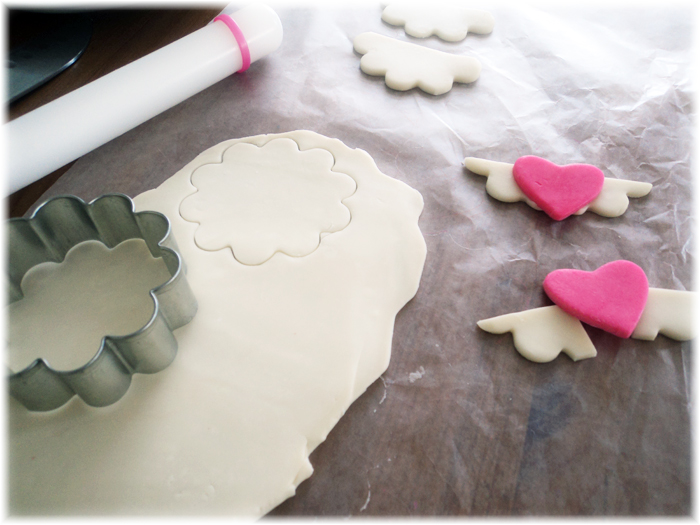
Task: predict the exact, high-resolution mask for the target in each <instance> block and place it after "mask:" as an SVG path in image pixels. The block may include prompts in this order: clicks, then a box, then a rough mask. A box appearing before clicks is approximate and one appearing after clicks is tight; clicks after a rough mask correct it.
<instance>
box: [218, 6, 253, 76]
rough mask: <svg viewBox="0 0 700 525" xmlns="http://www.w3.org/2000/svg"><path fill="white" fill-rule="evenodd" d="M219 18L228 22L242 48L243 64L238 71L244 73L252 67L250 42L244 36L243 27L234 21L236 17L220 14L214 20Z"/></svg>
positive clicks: (239, 46)
mask: <svg viewBox="0 0 700 525" xmlns="http://www.w3.org/2000/svg"><path fill="white" fill-rule="evenodd" d="M217 20H220V21H221V22H223V23H224V24H226V26H227V27H228V28H229V29H230V30H231V33H233V36H234V37H235V38H236V42H238V48H239V49H240V50H241V61H242V64H243V65H242V66H241V69H239V70H238V73H243V72H244V71H245V70H246V69H248V68H249V67H250V49H248V42H246V39H245V36H243V31H241V28H240V27H238V24H237V23H236V22H235V21H234V19H233V18H231V17H230V16H228V15H223V14H222V15H219V16H217V17H216V18H215V19H214V22H216V21H217Z"/></svg>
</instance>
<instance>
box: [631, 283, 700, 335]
mask: <svg viewBox="0 0 700 525" xmlns="http://www.w3.org/2000/svg"><path fill="white" fill-rule="evenodd" d="M694 304H695V294H694V293H693V292H686V291H682V290H663V289H660V288H649V297H648V298H647V304H646V306H645V307H644V311H643V312H642V317H641V318H640V319H639V322H638V323H637V327H636V328H635V329H634V332H633V333H632V337H633V338H635V339H644V340H647V341H653V340H654V339H656V336H657V335H658V334H663V335H665V336H667V337H670V338H671V339H675V340H677V341H688V340H690V339H693V338H694V337H695V326H694V323H693V309H694Z"/></svg>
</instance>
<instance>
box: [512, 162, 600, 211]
mask: <svg viewBox="0 0 700 525" xmlns="http://www.w3.org/2000/svg"><path fill="white" fill-rule="evenodd" d="M513 178H514V179H515V183H516V184H517V185H518V186H519V187H520V189H521V190H522V191H523V193H524V194H525V195H526V196H527V197H528V198H529V199H530V200H531V201H533V202H534V203H535V204H537V206H539V207H540V208H542V211H544V212H545V213H546V214H547V215H549V216H550V217H551V218H552V219H554V220H556V221H561V220H563V219H566V218H567V217H568V216H569V215H572V214H574V213H576V212H577V211H578V210H580V209H581V208H583V207H584V206H586V205H587V204H590V203H591V202H593V200H595V198H596V197H597V196H598V195H599V194H600V190H601V189H602V188H603V181H604V179H605V175H603V172H602V171H601V170H600V169H598V168H596V167H595V166H591V165H590V164H569V165H567V166H558V165H557V164H554V163H553V162H549V161H548V160H545V159H541V158H540V157H535V156H532V155H528V156H526V157H520V158H519V159H518V160H516V161H515V164H514V165H513Z"/></svg>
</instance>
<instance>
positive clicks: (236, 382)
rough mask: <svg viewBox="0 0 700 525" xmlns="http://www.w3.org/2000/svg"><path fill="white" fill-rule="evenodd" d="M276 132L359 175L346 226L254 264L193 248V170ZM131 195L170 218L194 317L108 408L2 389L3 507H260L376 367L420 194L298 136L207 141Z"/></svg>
mask: <svg viewBox="0 0 700 525" xmlns="http://www.w3.org/2000/svg"><path fill="white" fill-rule="evenodd" d="M279 137H288V138H291V139H293V140H294V141H295V142H297V144H298V145H299V147H300V149H301V150H305V149H309V148H317V147H319V148H323V149H326V150H328V151H330V152H331V153H332V154H333V156H334V158H335V161H336V162H335V165H334V167H333V170H337V171H340V172H343V173H347V174H349V175H350V176H352V177H353V178H354V179H355V181H356V182H357V186H358V189H357V191H356V192H355V193H354V194H353V195H352V196H351V197H350V198H348V199H345V200H344V201H343V202H344V204H346V205H347V206H348V208H349V209H350V212H351V216H352V219H351V221H350V223H349V225H348V226H347V227H346V228H345V229H343V230H341V231H338V232H335V233H332V234H328V235H325V236H323V238H322V241H321V244H320V246H319V248H318V249H317V250H315V251H314V252H313V253H311V254H309V255H308V256H306V257H289V256H287V255H284V254H282V253H276V254H275V255H273V256H272V257H271V258H270V259H269V260H268V261H267V262H265V263H264V264H261V265H257V266H246V265H244V264H241V263H239V262H238V261H236V260H235V259H234V258H233V256H232V253H231V251H230V250H219V251H215V252H206V251H204V250H201V249H199V248H196V246H195V243H194V240H193V238H194V231H195V229H196V228H197V224H194V223H190V222H187V221H185V220H184V219H183V218H182V217H181V216H180V215H179V213H178V207H179V204H180V202H181V201H182V200H183V199H184V198H185V197H186V196H187V195H190V194H192V193H193V192H195V191H196V188H194V187H193V186H192V185H191V183H190V176H191V173H192V172H193V171H194V170H195V169H196V168H197V167H198V166H200V165H202V164H204V163H210V162H211V163H216V162H220V161H221V158H222V154H223V151H224V150H225V149H226V148H227V147H229V146H231V145H233V144H236V143H238V142H241V141H245V142H249V143H251V144H256V145H262V144H265V143H266V142H268V141H270V140H274V139H275V138H279ZM134 201H135V203H136V207H137V210H147V209H150V210H155V211H160V212H162V213H164V214H165V215H166V216H168V217H169V218H170V220H171V224H172V231H173V235H174V237H175V239H176V241H177V243H178V246H179V248H180V251H181V253H182V255H183V257H184V259H185V262H186V265H187V268H188V273H187V276H188V281H189V283H190V285H191V287H192V289H193V291H194V293H195V295H196V296H197V299H198V302H199V311H198V313H197V316H196V317H195V319H194V320H193V321H192V322H191V323H190V324H188V325H186V326H184V327H183V328H180V329H178V330H177V331H176V337H177V340H178V343H179V352H178V356H177V358H176V359H175V361H174V362H173V364H172V365H171V366H170V367H168V368H167V369H166V370H164V371H163V372H160V373H158V374H155V375H136V376H134V378H133V382H132V385H131V388H130V389H129V392H128V393H127V395H126V396H125V397H124V398H122V400H120V401H119V402H117V403H116V404H114V405H111V406H109V407H106V408H100V409H97V408H92V407H88V406H87V405H85V404H84V403H82V402H81V401H80V400H78V399H76V398H73V399H72V400H71V401H70V402H69V403H67V404H66V405H65V406H64V407H62V408H60V409H58V410H56V411H53V412H49V413H31V412H28V411H27V410H26V409H24V407H22V406H21V405H19V403H17V402H15V401H14V400H11V402H10V407H9V444H8V449H9V483H8V485H9V501H10V509H9V510H10V512H11V513H12V514H35V515H66V514H69V515H72V514H79V515H103V514H120V515H124V514H126V515H154V514H155V515H228V514H236V515H239V516H251V517H257V516H260V515H263V514H265V513H266V512H268V511H269V510H270V509H272V508H274V507H275V506H276V505H278V504H279V503H281V502H282V501H283V500H284V499H286V498H288V497H290V496H292V495H293V494H294V493H295V490H296V487H297V485H298V484H299V483H300V482H301V481H303V480H304V479H306V478H307V477H308V476H310V475H311V472H312V470H313V469H312V466H311V464H310V462H309V460H308V456H309V454H310V453H311V452H312V451H313V450H314V449H315V448H316V447H317V446H318V444H319V443H321V442H322V441H323V440H324V439H325V438H326V436H327V435H328V432H329V431H330V430H331V429H332V428H333V426H334V425H335V424H336V422H337V421H338V419H339V418H340V417H341V416H342V415H343V413H344V412H345V411H346V410H347V408H348V407H349V405H350V404H351V403H352V402H353V401H354V400H355V399H356V398H357V397H358V396H359V395H360V394H362V392H363V391H364V390H365V389H366V388H367V387H368V386H369V385H370V384H371V383H372V382H373V381H374V380H376V379H377V378H378V377H379V375H380V374H381V373H382V372H383V371H384V370H386V368H387V366H388V363H389V358H390V351H391V341H392V335H393V326H394V321H395V316H396V314H397V313H398V311H399V310H400V309H401V308H402V307H403V305H404V304H405V303H406V302H407V301H408V300H410V299H411V297H413V295H415V293H416V291H417V288H418V284H419V280H420V276H421V272H422V269H423V264H424V262H425V256H426V245H425V241H424V239H423V236H422V235H421V232H420V230H419V228H418V218H419V216H420V213H421V211H422V208H423V200H422V197H421V196H420V194H419V193H418V192H417V191H415V190H413V189H412V188H410V187H409V186H407V185H406V184H404V183H402V182H400V181H397V180H395V179H392V178H390V177H388V176H386V175H384V174H382V173H381V172H380V171H379V170H378V168H377V166H376V165H375V163H374V161H373V160H372V158H371V157H370V156H369V155H368V154H367V153H366V152H364V151H362V150H352V149H350V148H348V147H347V146H345V145H344V144H343V143H342V142H340V141H339V140H336V139H329V138H326V137H323V136H321V135H318V134H315V133H312V132H308V131H296V132H290V133H283V134H279V135H258V136H255V137H249V138H245V139H236V140H231V141H227V142H224V143H221V144H219V145H217V146H214V147H212V148H210V149H209V150H207V151H205V152H204V153H202V154H201V155H199V156H198V157H197V158H196V159H194V160H193V161H192V162H190V163H189V164H188V165H187V166H185V167H184V168H183V169H182V170H180V171H179V172H178V173H176V174H175V175H174V176H173V177H171V178H170V179H168V180H167V181H165V182H164V183H163V184H162V185H161V186H160V187H158V188H157V189H155V190H151V191H148V192H145V193H143V194H141V195H139V196H137V197H136V198H135V199H134ZM203 261H205V262H204V263H203ZM204 290H208V292H203V291H204ZM309 291H311V293H309ZM203 337H204V338H205V339H204V340H203V339H202V338H203Z"/></svg>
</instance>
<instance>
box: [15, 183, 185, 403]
mask: <svg viewBox="0 0 700 525" xmlns="http://www.w3.org/2000/svg"><path fill="white" fill-rule="evenodd" d="M8 226H9V232H8V233H9V235H8V237H9V255H10V264H9V274H10V275H9V277H10V279H9V280H10V284H9V289H10V302H11V303H12V302H14V301H17V300H19V299H21V298H22V297H23V295H22V290H21V287H20V284H21V282H22V278H23V277H24V275H25V273H27V271H28V270H29V269H30V268H32V267H33V266H36V265H37V264H39V263H42V262H47V261H53V262H60V261H62V260H63V259H64V258H65V256H66V253H68V250H70V249H71V248H72V247H73V246H75V245H77V244H79V243H81V242H83V241H87V240H97V241H101V242H102V243H104V244H105V245H106V246H107V247H108V248H113V247H115V246H116V245H117V244H119V243H120V242H122V241H125V240H127V239H134V238H140V239H143V240H144V241H146V244H147V245H148V248H149V250H150V252H151V254H152V255H153V257H162V258H163V261H164V262H165V265H166V266H167V268H168V271H169V273H170V275H171V278H170V279H169V280H168V281H167V282H165V283H163V284H161V285H160V286H158V287H156V288H154V289H153V290H151V291H150V294H151V297H152V298H153V302H154V303H155V308H154V312H153V315H152V316H151V319H150V320H149V321H148V323H146V325H145V326H143V327H142V328H140V329H139V330H137V331H136V332H133V333H131V334H129V335H124V336H112V335H105V337H103V338H102V343H101V345H100V348H99V350H98V351H97V353H96V354H95V355H94V357H93V358H92V359H90V361H88V362H87V363H86V364H85V365H83V366H81V367H80V368H77V369H75V370H67V371H58V370H54V369H53V368H51V366H49V364H48V363H47V362H46V361H44V360H43V359H41V358H39V359H36V360H35V361H34V362H33V363H32V364H30V365H29V366H28V367H26V368H25V369H24V370H21V371H19V372H17V373H12V374H11V375H10V378H9V379H10V381H9V383H10V394H11V395H12V396H13V397H15V398H16V399H17V400H18V401H19V402H20V403H22V404H23V405H24V406H25V407H27V408H28V409H29V410H37V411H46V410H53V409H55V408H58V407H60V406H62V405H63V404H65V403H66V402H67V401H68V400H69V399H70V398H71V397H73V396H74V395H75V394H77V395H78V396H79V397H80V398H81V399H82V400H83V401H85V402H86V403H87V404H88V405H91V406H96V407H101V406H107V405H111V404H112V403H115V402H116V401H118V400H119V399H120V398H121V397H122V396H123V395H124V394H125V393H126V391H127V390H128V389H129V385H130V384H131V376H132V375H133V374H135V373H142V374H152V373H155V372H160V371H161V370H163V369H164V368H166V367H167V366H168V365H169V364H170V363H171V362H172V361H173V359H175V355H176V354H177V341H176V340H175V336H174V335H173V330H175V329H176V328H179V327H181V326H183V325H185V324H187V323H188V322H190V321H191V320H192V318H193V317H194V315H195V313H196V312H197V301H196V299H195V297H194V295H193V293H192V290H191V289H190V287H189V284H188V283H187V280H186V279H185V267H184V262H183V260H182V258H181V257H180V254H179V253H178V249H177V244H176V243H175V239H174V238H173V236H172V235H171V231H170V221H169V220H168V218H167V217H166V216H165V215H163V214H161V213H157V212H152V211H143V212H139V213H136V212H135V211H134V203H133V201H132V200H131V199H130V198H129V197H127V196H126V195H122V194H119V193H114V194H107V195H103V196H101V197H98V198H97V199H95V200H93V201H92V202H90V203H89V204H86V203H85V202H84V201H83V200H82V199H79V198H78V197H74V196H72V195H68V196H59V197H54V198H52V199H49V200H48V201H46V202H45V203H43V204H42V205H41V206H40V207H39V208H37V210H36V211H35V212H34V213H33V214H32V216H31V217H30V218H28V219H24V218H22V219H10V221H9V224H8Z"/></svg>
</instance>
